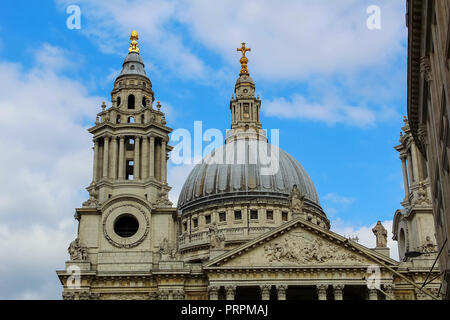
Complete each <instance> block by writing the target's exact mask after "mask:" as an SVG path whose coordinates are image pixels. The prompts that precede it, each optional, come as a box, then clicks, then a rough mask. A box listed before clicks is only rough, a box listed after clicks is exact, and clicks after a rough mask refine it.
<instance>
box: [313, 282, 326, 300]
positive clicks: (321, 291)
mask: <svg viewBox="0 0 450 320" xmlns="http://www.w3.org/2000/svg"><path fill="white" fill-rule="evenodd" d="M316 289H317V296H318V298H319V300H327V289H328V285H326V284H318V285H317V286H316Z"/></svg>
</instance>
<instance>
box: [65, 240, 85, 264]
mask: <svg viewBox="0 0 450 320" xmlns="http://www.w3.org/2000/svg"><path fill="white" fill-rule="evenodd" d="M67 251H68V252H69V255H70V260H71V261H86V260H87V248H86V247H85V246H82V245H81V243H80V239H79V238H76V239H75V240H73V241H72V242H71V243H70V245H69V248H68V249H67Z"/></svg>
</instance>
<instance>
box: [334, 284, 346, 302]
mask: <svg viewBox="0 0 450 320" xmlns="http://www.w3.org/2000/svg"><path fill="white" fill-rule="evenodd" d="M333 291H334V300H344V285H343V284H334V285H333Z"/></svg>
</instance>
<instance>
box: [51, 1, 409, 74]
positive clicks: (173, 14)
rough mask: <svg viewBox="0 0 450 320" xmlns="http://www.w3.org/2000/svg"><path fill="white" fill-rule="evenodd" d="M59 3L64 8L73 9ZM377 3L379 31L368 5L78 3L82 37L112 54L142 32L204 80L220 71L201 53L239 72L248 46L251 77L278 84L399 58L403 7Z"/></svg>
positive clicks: (146, 44)
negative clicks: (206, 51) (84, 20)
mask: <svg viewBox="0 0 450 320" xmlns="http://www.w3.org/2000/svg"><path fill="white" fill-rule="evenodd" d="M56 2H57V3H58V4H59V6H60V7H61V8H65V7H66V6H67V5H69V4H71V1H69V0H56ZM378 2H379V5H380V6H381V13H382V29H381V30H377V31H373V30H372V31H371V30H369V29H368V28H367V26H366V21H367V18H368V14H367V13H366V9H367V7H368V6H369V5H372V4H373V1H368V0H364V1H361V0H343V1H332V2H330V1H324V0H318V1H309V0H285V1H282V2H274V1H270V0H247V1H241V0H227V1H203V0H189V1H184V0H180V1H174V0H173V1H170V0H166V1H162V0H151V1H148V0H145V1H144V0H132V1H124V0H116V1H91V0H80V1H78V5H79V6H80V7H81V11H82V17H86V18H87V20H88V21H89V23H84V24H83V28H82V32H83V33H84V34H85V35H86V36H88V37H90V38H91V39H92V40H93V41H94V42H95V43H96V45H98V46H99V47H100V49H102V50H103V51H105V52H120V53H122V54H123V52H126V51H125V48H123V45H122V43H123V41H124V40H125V37H126V36H128V35H129V33H130V31H131V30H132V29H137V30H139V31H140V33H141V40H140V42H141V46H142V48H144V52H146V53H147V54H151V55H152V56H153V57H154V58H155V59H158V60H159V62H160V64H161V63H162V62H163V64H164V67H168V68H170V69H171V70H172V71H173V72H176V73H177V74H179V75H181V76H182V77H184V78H186V77H187V78H197V79H200V80H205V79H211V77H213V76H215V73H214V72H212V73H211V71H214V70H212V68H211V67H210V66H208V65H207V64H206V63H205V62H204V61H203V60H202V58H201V57H200V54H197V53H196V52H200V51H201V50H202V47H206V48H208V49H209V50H211V51H213V52H215V53H217V54H219V55H221V56H222V57H223V59H224V60H225V61H227V62H228V63H229V66H232V68H233V70H234V69H236V70H237V68H238V67H239V66H238V61H239V54H238V53H237V52H236V48H237V47H238V46H239V45H240V43H241V42H242V41H246V42H247V43H248V45H249V46H250V47H252V50H253V51H252V53H251V54H249V59H250V64H249V68H250V71H251V72H255V74H257V75H259V76H261V77H265V78H268V79H271V80H275V79H305V77H306V76H309V75H311V74H317V73H322V74H332V73H334V72H348V71H352V70H359V69H360V68H362V67H367V66H373V65H379V64H384V63H385V62H386V58H387V57H389V56H394V55H396V54H398V53H399V52H400V51H401V50H402V40H404V39H405V36H406V32H405V26H404V12H405V8H404V4H403V3H401V2H399V1H389V0H383V1H378ZM180 25H181V26H182V27H181V28H180V27H179V26H180ZM173 26H176V27H173ZM183 27H186V28H183ZM186 30H188V33H187V32H185V31H186ZM113 35H120V36H116V37H115V36H113ZM119 39H120V41H117V40H119ZM205 77H206V78H205Z"/></svg>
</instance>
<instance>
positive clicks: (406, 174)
mask: <svg viewBox="0 0 450 320" xmlns="http://www.w3.org/2000/svg"><path fill="white" fill-rule="evenodd" d="M400 159H401V160H402V168H403V185H404V188H405V200H407V199H408V197H409V184H408V169H407V168H406V155H402V156H401V157H400Z"/></svg>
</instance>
